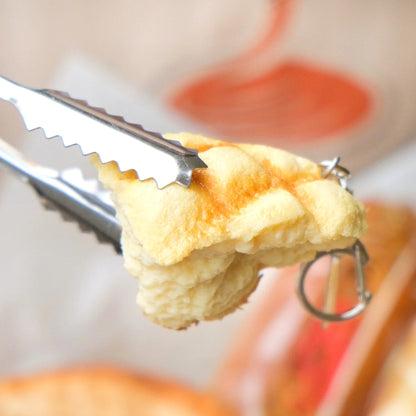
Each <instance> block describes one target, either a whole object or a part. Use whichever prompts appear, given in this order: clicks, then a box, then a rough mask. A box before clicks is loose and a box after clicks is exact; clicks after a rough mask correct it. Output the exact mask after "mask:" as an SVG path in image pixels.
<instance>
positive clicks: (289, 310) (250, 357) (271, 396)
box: [214, 202, 416, 416]
mask: <svg viewBox="0 0 416 416" xmlns="http://www.w3.org/2000/svg"><path fill="white" fill-rule="evenodd" d="M367 209H368V214H367V221H368V225H369V231H368V232H367V234H366V235H365V236H364V237H363V239H362V240H363V242H364V244H365V246H366V248H367V250H368V252H369V255H370V262H369V264H368V266H366V274H367V280H368V288H369V290H370V291H372V292H373V293H374V295H375V296H374V298H373V300H372V302H371V303H370V305H369V307H368V309H367V311H366V312H365V313H364V314H362V315H361V316H359V317H358V318H355V319H353V320H351V321H347V322H343V323H334V324H330V325H329V326H328V328H327V329H325V328H323V326H322V323H321V322H320V321H318V320H317V319H316V318H314V317H311V316H310V315H308V314H307V312H305V311H303V310H302V308H301V306H300V305H299V304H298V303H297V302H298V301H297V299H296V297H295V295H294V294H293V286H291V285H292V284H294V282H295V280H296V276H297V270H293V269H291V270H288V271H286V272H284V273H283V274H282V275H281V276H279V279H278V280H277V281H276V282H275V283H274V284H273V285H272V286H271V288H270V291H269V293H267V294H266V295H265V297H264V299H263V302H261V300H259V306H258V310H257V311H254V312H253V314H252V315H251V316H250V317H249V319H248V320H247V322H246V323H245V324H244V325H243V328H242V330H241V331H240V334H238V335H237V337H236V338H235V340H234V342H233V344H232V346H231V349H230V352H229V354H228V356H227V358H226V360H225V362H224V365H223V366H222V367H221V369H220V371H219V374H218V377H217V378H216V380H215V383H214V389H215V391H216V392H217V393H218V394H220V395H221V396H222V397H223V398H224V399H225V400H228V401H229V402H230V403H232V404H234V405H235V406H237V407H238V408H239V410H240V414H243V415H250V414H259V415H284V416H311V415H327V416H341V415H343V416H347V415H348V416H351V415H354V416H355V415H364V414H366V408H367V403H368V398H369V392H370V391H371V390H372V389H373V386H374V382H375V380H376V378H377V376H378V375H379V373H380V372H381V369H382V366H383V363H384V360H385V359H386V357H387V356H388V354H389V352H390V351H391V349H392V348H393V347H394V345H395V344H396V343H397V340H398V339H400V336H401V335H403V334H404V333H405V331H406V330H407V328H408V327H409V323H410V321H411V318H412V317H413V316H414V315H415V312H416V301H415V299H414V297H413V293H414V286H415V284H416V258H415V256H414V253H415V250H416V219H415V216H414V214H413V213H412V212H411V210H410V209H408V208H406V207H402V206H394V205H388V204H384V203H376V202H370V203H368V204H367ZM311 271H312V273H313V274H314V275H315V276H310V277H309V278H308V279H310V280H308V281H309V282H310V283H311V284H312V286H313V292H314V293H311V298H315V300H316V301H317V304H319V301H322V300H323V297H324V292H325V283H326V276H327V272H328V270H327V268H326V267H325V265H324V264H319V263H318V267H317V268H315V269H311ZM289 282H290V283H289ZM354 302H356V293H355V275H354V262H353V260H352V259H351V258H346V259H345V260H342V262H341V273H340V281H339V292H338V300H337V309H338V310H345V309H346V308H348V307H350V306H352V304H354Z"/></svg>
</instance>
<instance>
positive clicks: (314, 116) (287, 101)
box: [171, 0, 372, 143]
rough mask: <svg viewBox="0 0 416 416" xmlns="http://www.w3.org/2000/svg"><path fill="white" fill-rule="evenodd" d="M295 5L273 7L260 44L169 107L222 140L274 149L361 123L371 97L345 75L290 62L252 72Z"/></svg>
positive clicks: (183, 93) (286, 1) (194, 85)
mask: <svg viewBox="0 0 416 416" xmlns="http://www.w3.org/2000/svg"><path fill="white" fill-rule="evenodd" d="M294 1H295V0H281V1H276V0H275V1H274V3H273V10H272V15H271V22H270V26H269V29H268V30H267V32H266V34H265V36H264V37H263V39H262V40H261V41H260V42H259V43H258V44H257V45H256V46H255V47H254V48H252V49H251V50H249V51H247V52H246V53H244V54H243V55H242V56H240V57H239V58H237V59H234V60H232V61H231V62H229V63H227V64H225V65H222V66H220V67H219V68H213V69H212V70H211V71H210V72H209V73H208V74H205V75H202V76H200V77H199V78H197V79H195V80H193V81H192V82H190V83H189V84H187V85H185V86H184V87H182V89H180V90H179V91H177V92H176V93H175V94H174V95H173V96H172V97H171V104H172V105H173V106H174V107H175V108H176V109H177V110H179V111H180V112H182V113H184V114H185V115H187V116H189V117H191V118H192V119H194V120H195V121H197V122H199V123H201V124H204V125H208V126H209V127H210V128H211V129H212V130H213V131H216V132H217V133H218V134H219V135H221V136H222V137H224V138H229V139H236V140H247V139H249V140H257V141H262V142H269V143H279V142H282V139H284V140H290V141H291V142H292V143H293V142H295V143H303V142H310V141H316V140H319V139H323V138H328V136H330V135H333V134H335V133H338V132H340V131H342V130H344V129H348V128H351V127H353V126H354V125H356V124H357V123H359V122H361V121H362V120H364V119H365V117H366V116H367V115H368V114H369V111H370V108H371V102H372V99H371V96H370V93H369V91H368V90H366V89H365V87H364V86H363V85H360V84H359V83H358V82H357V81H355V80H354V79H353V78H352V77H350V76H348V75H347V74H342V73H337V72H335V71H333V70H331V69H327V68H323V67H320V66H319V65H315V64H313V65H312V64H307V63H304V62H298V61H295V60H293V59H292V60H290V61H288V60H287V61H283V62H280V63H271V65H272V66H271V67H269V68H265V69H262V70H261V71H260V72H259V70H258V68H256V62H259V58H260V57H261V56H264V54H265V53H267V51H268V50H269V49H270V48H271V47H272V46H275V45H276V43H277V42H278V41H279V40H281V38H282V36H283V34H284V31H285V30H284V29H285V28H286V26H287V24H288V20H289V17H290V14H291V11H292V8H291V7H292V4H293V3H294Z"/></svg>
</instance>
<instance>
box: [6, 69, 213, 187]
mask: <svg viewBox="0 0 416 416" xmlns="http://www.w3.org/2000/svg"><path fill="white" fill-rule="evenodd" d="M0 99H2V100H6V101H8V102H10V103H11V104H13V105H14V106H15V107H16V108H17V109H18V110H19V112H20V114H21V115H22V117H23V120H24V122H25V125H26V128H27V129H28V130H34V129H37V128H41V129H42V130H43V132H44V134H45V137H46V138H52V137H57V136H59V137H60V138H61V139H62V143H63V144H64V145H65V146H73V145H78V146H79V148H80V149H81V151H82V153H83V154H84V155H88V154H91V153H97V154H98V156H99V158H100V160H101V162H102V163H107V162H110V161H115V162H116V163H117V164H118V167H119V169H120V171H122V172H124V171H127V170H130V169H133V170H135V171H136V173H137V176H138V178H139V179H140V180H146V179H149V178H153V179H154V180H155V182H156V184H157V186H158V187H159V188H164V187H165V186H167V185H169V184H171V183H174V182H176V183H178V184H180V185H182V186H184V187H189V186H190V183H191V179H192V172H193V170H194V169H197V168H206V167H207V166H206V164H205V163H204V162H203V161H202V160H201V159H200V158H199V156H198V152H197V151H196V150H194V149H188V148H186V147H183V146H182V145H181V144H180V143H179V142H176V141H171V140H167V139H165V138H164V137H162V136H161V135H160V134H159V133H155V132H150V131H147V130H145V129H144V128H143V127H142V126H140V125H138V124H133V123H129V122H127V121H126V120H124V119H123V118H122V117H118V116H114V115H112V114H108V113H107V112H106V111H105V110H104V109H103V108H95V107H92V106H90V105H88V103H87V102H86V101H81V100H76V99H74V98H71V97H70V96H69V95H68V94H66V93H63V92H60V91H54V90H45V89H43V90H36V89H32V88H27V87H24V86H22V85H20V84H17V83H16V82H13V81H11V80H9V79H7V78H4V77H2V76H0Z"/></svg>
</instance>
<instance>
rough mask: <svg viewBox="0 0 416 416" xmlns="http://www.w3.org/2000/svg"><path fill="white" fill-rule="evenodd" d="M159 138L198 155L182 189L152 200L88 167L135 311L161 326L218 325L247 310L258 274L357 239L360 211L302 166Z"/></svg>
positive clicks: (126, 175) (128, 179)
mask: <svg viewBox="0 0 416 416" xmlns="http://www.w3.org/2000/svg"><path fill="white" fill-rule="evenodd" d="M164 137H165V138H167V139H170V140H178V141H179V142H181V143H182V145H184V146H186V147H190V148H193V149H197V150H198V151H199V156H200V158H201V159H202V160H203V161H204V162H205V163H206V164H207V165H208V168H207V169H196V170H195V171H194V173H193V177H192V183H191V186H190V188H184V187H182V186H180V185H177V184H171V185H169V186H167V187H166V188H164V189H162V190H160V189H158V188H157V187H156V184H155V182H154V180H152V179H150V180H146V181H139V180H138V178H137V175H136V173H135V172H134V171H128V172H123V173H122V172H120V171H119V169H118V166H117V164H116V163H114V162H111V163H107V164H101V163H100V162H99V160H98V158H97V157H93V163H94V165H95V166H96V167H97V169H98V171H99V177H100V180H101V181H102V182H103V183H104V185H105V186H106V187H107V188H109V189H110V190H111V191H112V198H113V200H114V203H115V206H116V210H117V215H118V218H119V220H120V222H121V225H122V228H123V233H122V248H123V255H124V258H125V265H126V268H127V270H128V271H129V272H130V273H131V274H132V275H133V276H135V277H136V278H137V280H138V282H139V286H140V290H139V294H138V297H137V300H138V303H139V305H140V307H141V308H142V310H143V312H144V313H145V314H146V315H147V316H148V317H149V318H150V319H151V320H152V321H154V322H156V323H158V324H160V325H162V326H165V327H168V328H173V329H183V328H186V327H187V326H189V325H190V324H192V323H196V322H198V321H201V320H212V319H219V318H221V317H223V316H224V315H226V314H228V313H230V312H232V311H233V310H235V309H236V308H237V307H238V306H239V305H241V304H242V303H244V302H245V301H246V299H247V297H248V295H249V294H250V293H251V292H252V291H253V290H254V289H255V287H256V285H257V283H258V271H259V270H260V269H261V268H262V267H266V266H267V267H269V266H271V267H282V266H287V265H290V264H293V263H297V262H300V261H309V260H311V259H313V258H314V256H315V255H316V253H317V252H318V251H326V250H331V249H334V248H343V247H347V246H349V245H351V244H353V243H354V241H355V240H356V239H357V238H359V237H361V235H362V234H363V233H364V231H365V228H366V223H365V220H364V207H363V205H362V204H361V203H359V202H358V201H357V200H355V199H354V198H353V197H352V196H351V195H350V194H349V193H348V192H346V191H345V190H344V189H342V188H341V187H340V186H339V185H338V184H337V183H335V182H334V181H332V180H329V179H323V178H322V175H321V170H320V168H319V166H318V165H317V164H315V163H313V162H311V161H309V160H307V159H304V158H301V157H298V156H295V155H293V154H290V153H288V152H285V151H283V150H279V149H275V148H271V147H268V146H262V145H249V144H230V143H227V142H223V141H219V140H214V139H209V138H206V137H203V136H200V135H193V134H189V133H181V134H166V135H165V136H164Z"/></svg>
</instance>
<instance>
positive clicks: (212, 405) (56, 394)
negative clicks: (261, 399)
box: [0, 368, 233, 416]
mask: <svg viewBox="0 0 416 416" xmlns="http://www.w3.org/2000/svg"><path fill="white" fill-rule="evenodd" d="M0 415H1V416H58V415H59V416H75V415H76V416H165V415H166V416H176V415H177V416H232V415H233V413H232V412H231V411H230V410H229V409H227V408H226V407H225V406H224V405H222V404H221V403H219V402H218V401H216V400H215V399H214V398H213V397H212V396H210V395H208V394H205V393H199V392H196V391H194V390H191V389H190V388H188V387H186V386H184V385H180V384H178V383H175V382H173V381H169V380H164V379H160V378H153V377H152V378H151V377H144V376H140V375H137V374H133V373H130V372H127V371H123V370H118V369H114V368H85V369H68V370H65V371H60V372H56V373H45V374H43V375H37V376H30V377H26V378H21V379H13V380H3V381H0Z"/></svg>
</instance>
